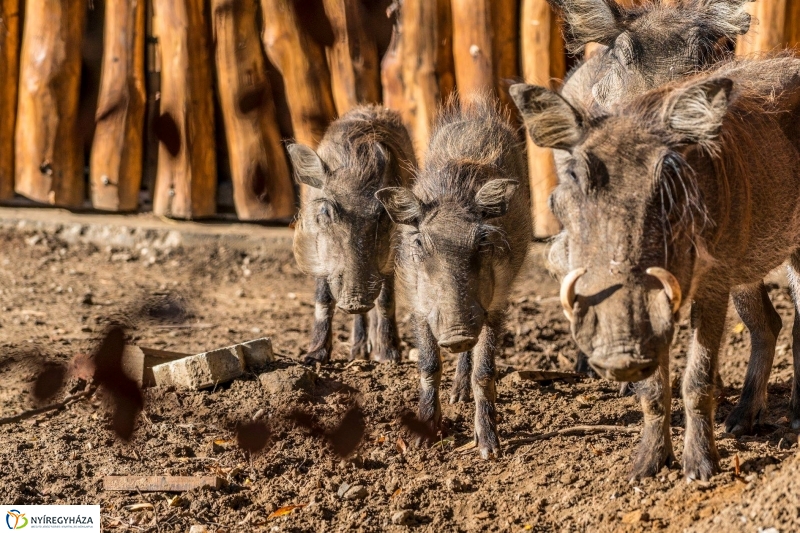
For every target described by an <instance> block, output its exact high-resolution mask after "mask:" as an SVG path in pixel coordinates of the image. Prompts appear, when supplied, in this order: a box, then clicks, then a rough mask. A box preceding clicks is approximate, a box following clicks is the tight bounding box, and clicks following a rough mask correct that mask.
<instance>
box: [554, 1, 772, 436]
mask: <svg viewBox="0 0 800 533" xmlns="http://www.w3.org/2000/svg"><path fill="white" fill-rule="evenodd" d="M549 1H550V3H551V4H552V5H553V6H554V7H555V8H557V9H559V10H560V11H561V13H562V15H563V17H564V21H565V24H566V28H565V30H566V31H565V34H566V37H567V45H568V47H569V49H570V50H572V51H573V52H577V51H579V50H580V49H582V48H583V47H584V46H585V45H586V44H587V43H588V42H591V41H596V42H600V43H603V44H604V45H606V48H605V49H603V50H602V51H600V52H598V53H597V54H595V55H594V56H592V57H591V58H590V59H589V60H587V61H586V62H584V63H583V64H582V65H581V66H579V67H578V68H577V69H575V70H574V71H573V72H572V73H571V75H570V76H569V77H568V79H567V80H566V83H565V84H564V87H563V88H562V90H561V95H562V96H563V97H564V98H565V99H566V100H567V101H569V102H570V104H572V105H573V106H575V107H579V108H582V109H586V110H595V111H597V109H598V108H599V109H608V108H610V107H611V106H613V105H614V104H617V103H619V102H624V101H627V100H629V99H630V98H632V97H634V96H636V95H638V94H642V93H644V92H645V91H648V90H650V89H654V88H655V87H657V86H659V85H662V84H665V83H668V82H670V81H673V80H677V79H679V78H682V77H685V76H687V75H689V74H692V73H694V72H696V71H697V70H699V69H703V68H707V67H708V66H709V65H712V64H713V63H715V62H718V61H721V60H723V59H724V58H726V57H727V56H729V55H730V52H729V51H728V49H727V48H726V46H725V41H726V40H728V39H734V38H735V37H736V36H737V35H742V34H744V33H746V32H747V31H748V29H749V28H750V15H749V14H748V13H747V11H746V10H745V6H746V4H747V3H748V2H750V1H751V0H683V1H681V2H675V3H666V4H664V3H661V2H653V3H646V4H644V5H643V6H641V7H633V8H625V7H622V6H620V5H619V4H617V2H615V1H614V0H549ZM556 160H557V162H559V163H560V162H562V161H564V160H565V158H564V157H563V156H562V155H561V154H557V155H556ZM559 166H561V165H559ZM562 243H563V241H562ZM564 274H566V272H564V273H562V275H564ZM731 296H732V299H733V303H734V306H735V307H736V311H737V312H738V313H739V316H740V317H741V319H742V321H743V322H744V323H745V324H746V325H747V328H748V329H749V331H750V337H751V340H752V342H751V356H750V361H751V363H750V364H749V365H748V368H747V376H746V377H745V383H744V387H743V388H742V395H741V399H740V401H739V403H738V405H737V406H736V408H735V409H734V410H733V411H732V412H731V413H730V414H729V415H728V418H727V420H726V422H725V428H726V431H728V432H731V433H735V434H737V435H741V434H745V433H751V432H752V431H753V428H754V426H755V424H756V422H757V421H758V419H759V417H760V416H761V414H762V413H763V412H764V410H765V408H766V405H767V382H768V380H769V374H770V369H771V367H772V360H773V357H774V355H775V345H776V342H777V339H778V333H779V332H780V329H781V319H780V316H779V315H778V313H777V311H775V308H774V307H773V306H772V302H771V301H770V299H769V294H768V292H767V288H766V286H765V285H764V283H763V282H758V283H756V284H754V285H748V286H745V287H737V288H734V289H733V290H732V294H731ZM587 366H588V365H586V357H585V356H584V355H583V354H581V355H580V356H579V358H578V362H577V369H578V370H583V371H585V370H587V368H586V367H587ZM625 385H626V384H624V383H623V387H622V390H623V391H625V390H627V387H626V386H625Z"/></svg>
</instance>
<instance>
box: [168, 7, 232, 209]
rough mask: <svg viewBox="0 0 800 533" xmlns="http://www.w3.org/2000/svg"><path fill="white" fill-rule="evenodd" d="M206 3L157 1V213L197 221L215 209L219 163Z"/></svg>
mask: <svg viewBox="0 0 800 533" xmlns="http://www.w3.org/2000/svg"><path fill="white" fill-rule="evenodd" d="M203 5H204V1H203V0H153V12H154V21H153V28H154V33H155V35H156V37H157V38H158V43H159V49H160V52H161V67H162V68H161V102H160V103H161V109H160V115H159V117H158V118H157V119H156V121H155V124H154V128H155V133H156V136H157V137H158V140H159V147H158V171H157V173H156V191H155V197H154V199H153V212H154V213H156V214H157V215H165V216H171V217H175V218H198V217H204V216H209V215H213V214H214V212H215V211H216V197H217V190H216V189H217V167H216V165H217V161H216V146H215V141H214V107H213V101H212V92H211V83H212V79H211V72H210V69H209V65H211V58H210V57H209V47H208V37H207V33H206V31H207V24H206V22H207V19H206V13H205V11H204V9H203Z"/></svg>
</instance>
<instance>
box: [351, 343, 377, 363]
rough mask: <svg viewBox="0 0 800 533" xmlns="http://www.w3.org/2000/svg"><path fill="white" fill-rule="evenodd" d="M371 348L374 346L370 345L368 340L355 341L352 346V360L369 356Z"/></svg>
mask: <svg viewBox="0 0 800 533" xmlns="http://www.w3.org/2000/svg"><path fill="white" fill-rule="evenodd" d="M371 348H372V347H371V346H370V345H369V342H368V341H362V342H357V343H355V344H354V345H353V346H352V348H350V360H351V361H353V360H354V359H367V358H369V352H370V351H371Z"/></svg>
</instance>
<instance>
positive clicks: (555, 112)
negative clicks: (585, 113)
mask: <svg viewBox="0 0 800 533" xmlns="http://www.w3.org/2000/svg"><path fill="white" fill-rule="evenodd" d="M508 92H509V94H511V98H512V99H513V100H514V103H515V104H516V106H517V108H518V109H519V110H520V112H521V113H522V119H523V120H524V121H525V128H526V129H527V130H528V133H529V134H530V136H531V139H532V140H533V142H534V143H536V145H537V146H541V147H542V148H559V149H561V150H569V149H571V148H572V147H573V146H575V145H576V144H577V143H578V141H579V140H580V139H581V136H582V135H583V128H582V126H581V122H582V121H581V117H580V115H579V114H578V112H577V111H575V109H574V108H573V107H572V106H571V105H569V104H568V103H567V101H566V100H564V99H563V98H561V96H559V95H558V94H556V93H554V92H553V91H551V90H549V89H545V88H544V87H539V86H537V85H526V84H524V83H518V84H516V85H512V86H511V88H510V89H509V90H508Z"/></svg>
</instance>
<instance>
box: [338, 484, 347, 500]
mask: <svg viewBox="0 0 800 533" xmlns="http://www.w3.org/2000/svg"><path fill="white" fill-rule="evenodd" d="M348 490H350V484H349V483H342V484H341V485H339V490H337V491H336V495H337V496H339V497H340V498H343V497H344V494H345V492H347V491H348Z"/></svg>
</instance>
